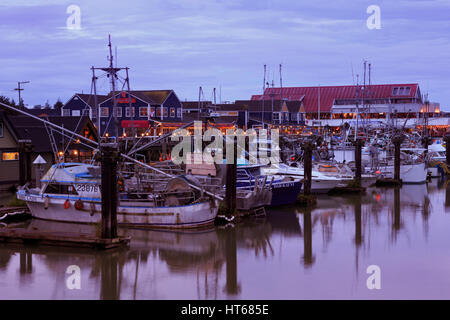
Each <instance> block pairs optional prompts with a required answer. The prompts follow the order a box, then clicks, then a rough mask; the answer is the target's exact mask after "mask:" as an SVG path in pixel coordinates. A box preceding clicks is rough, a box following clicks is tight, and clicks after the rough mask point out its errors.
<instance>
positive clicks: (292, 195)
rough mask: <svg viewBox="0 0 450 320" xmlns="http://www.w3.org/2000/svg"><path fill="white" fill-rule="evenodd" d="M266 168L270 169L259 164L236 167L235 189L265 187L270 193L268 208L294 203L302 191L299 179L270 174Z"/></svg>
mask: <svg viewBox="0 0 450 320" xmlns="http://www.w3.org/2000/svg"><path fill="white" fill-rule="evenodd" d="M267 168H270V167H266V166H264V165H261V164H257V165H238V167H237V170H236V186H237V189H238V190H248V189H254V188H255V187H258V186H266V187H267V188H268V189H269V190H270V191H271V192H272V195H271V199H270V202H269V203H268V205H269V206H280V205H287V204H293V203H295V201H296V200H297V197H298V195H299V194H300V192H301V190H302V184H303V183H302V181H301V180H300V179H301V178H300V177H286V176H283V175H275V174H270V171H267ZM259 188H261V187H259Z"/></svg>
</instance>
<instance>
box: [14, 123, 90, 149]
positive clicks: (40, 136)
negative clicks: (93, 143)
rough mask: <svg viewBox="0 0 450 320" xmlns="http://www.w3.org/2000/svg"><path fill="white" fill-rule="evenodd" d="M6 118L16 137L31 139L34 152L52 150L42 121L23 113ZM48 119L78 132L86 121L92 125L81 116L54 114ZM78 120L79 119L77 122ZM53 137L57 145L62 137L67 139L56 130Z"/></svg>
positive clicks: (61, 140)
mask: <svg viewBox="0 0 450 320" xmlns="http://www.w3.org/2000/svg"><path fill="white" fill-rule="evenodd" d="M7 118H8V121H9V123H10V124H11V127H12V130H13V131H14V133H15V136H16V137H17V138H18V139H30V140H31V141H32V144H33V151H34V152H53V151H52V148H51V144H50V138H49V136H48V134H47V130H46V129H45V126H44V124H43V123H42V122H40V121H38V120H36V119H33V118H31V117H28V116H23V115H8V116H7ZM48 120H49V121H50V122H52V123H54V124H56V125H59V126H64V128H66V129H68V130H71V131H76V133H78V134H80V133H81V130H82V129H83V128H85V127H86V125H87V124H88V123H90V125H92V122H91V121H90V119H89V118H88V117H81V119H80V118H78V117H61V116H54V117H49V118H48ZM78 121H80V123H79V124H78ZM77 125H78V127H77ZM92 127H93V125H92ZM93 132H95V130H93ZM54 138H55V142H56V144H57V146H58V147H60V146H62V143H63V139H64V141H65V142H67V141H68V138H67V137H64V136H62V135H61V134H59V133H58V132H56V131H55V132H54Z"/></svg>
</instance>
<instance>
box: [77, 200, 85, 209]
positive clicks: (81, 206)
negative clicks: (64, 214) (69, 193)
mask: <svg viewBox="0 0 450 320" xmlns="http://www.w3.org/2000/svg"><path fill="white" fill-rule="evenodd" d="M83 207H84V205H83V201H81V199H78V200H77V201H75V209H77V210H83Z"/></svg>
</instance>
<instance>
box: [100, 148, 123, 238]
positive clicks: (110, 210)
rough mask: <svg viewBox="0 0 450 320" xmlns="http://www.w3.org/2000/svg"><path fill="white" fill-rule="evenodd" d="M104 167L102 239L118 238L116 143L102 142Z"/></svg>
mask: <svg viewBox="0 0 450 320" xmlns="http://www.w3.org/2000/svg"><path fill="white" fill-rule="evenodd" d="M100 154H101V167H102V187H101V194H102V225H101V230H102V234H101V237H102V239H114V238H117V202H118V201H117V161H118V160H119V152H118V148H117V144H116V143H103V144H100Z"/></svg>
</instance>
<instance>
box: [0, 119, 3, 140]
mask: <svg viewBox="0 0 450 320" xmlns="http://www.w3.org/2000/svg"><path fill="white" fill-rule="evenodd" d="M0 138H3V123H2V122H0Z"/></svg>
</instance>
